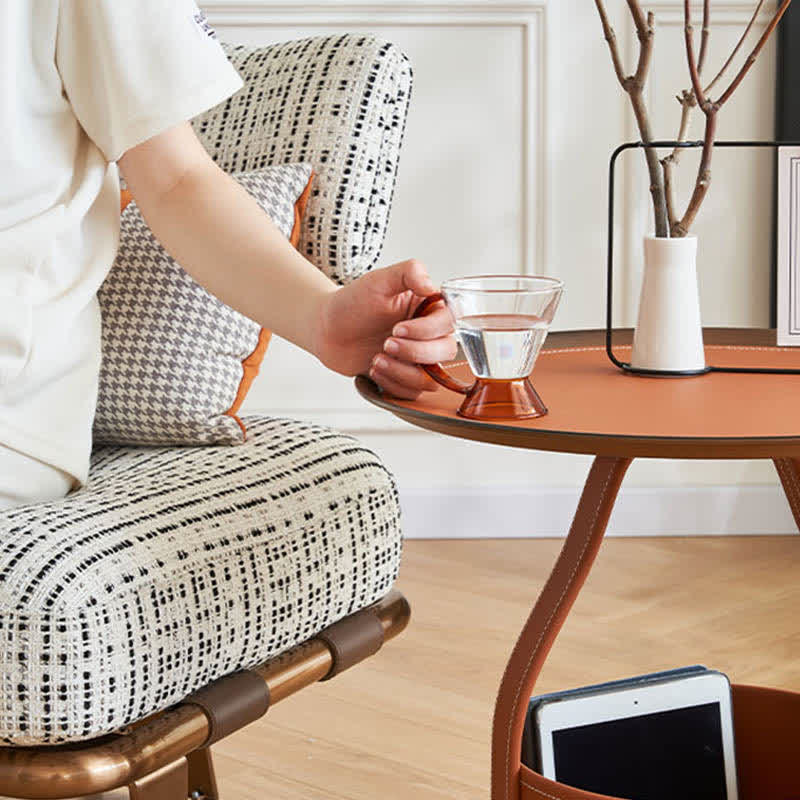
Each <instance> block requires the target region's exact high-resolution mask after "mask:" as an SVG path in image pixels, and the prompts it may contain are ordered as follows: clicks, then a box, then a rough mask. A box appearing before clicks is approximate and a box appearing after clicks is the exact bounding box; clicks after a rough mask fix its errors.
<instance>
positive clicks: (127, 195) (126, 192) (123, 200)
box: [119, 189, 133, 214]
mask: <svg viewBox="0 0 800 800" xmlns="http://www.w3.org/2000/svg"><path fill="white" fill-rule="evenodd" d="M131 200H133V195H132V194H131V192H130V189H120V192H119V213H120V214H121V213H122V212H123V211H124V210H125V209H126V208H127V207H128V205H129V204H130V202H131Z"/></svg>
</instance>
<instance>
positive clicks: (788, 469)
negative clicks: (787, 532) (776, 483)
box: [774, 458, 800, 528]
mask: <svg viewBox="0 0 800 800" xmlns="http://www.w3.org/2000/svg"><path fill="white" fill-rule="evenodd" d="M774 461H775V468H776V469H777V470H778V475H779V476H780V479H781V483H782V484H783V491H784V492H785V493H786V499H787V500H788V501H789V507H790V508H791V509H792V514H794V521H795V523H796V524H797V527H798V528H800V459H797V458H776V459H774Z"/></svg>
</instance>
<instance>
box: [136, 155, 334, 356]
mask: <svg viewBox="0 0 800 800" xmlns="http://www.w3.org/2000/svg"><path fill="white" fill-rule="evenodd" d="M141 194H142V192H139V193H138V195H137V201H138V203H139V206H140V209H141V211H142V214H143V216H144V217H145V219H146V220H147V223H148V225H149V226H150V228H151V230H152V231H153V233H154V234H155V235H156V237H157V238H158V239H159V241H160V242H161V243H162V244H163V245H164V247H165V248H166V249H167V250H168V251H169V253H170V255H172V257H173V258H175V260H176V261H177V262H178V263H179V264H181V266H182V267H183V268H184V269H185V270H186V271H187V272H188V273H189V274H190V275H191V276H192V277H193V278H194V279H195V280H196V281H197V282H198V283H200V284H201V285H202V286H204V287H205V288H206V289H208V290H209V291H210V292H211V293H212V294H214V295H216V296H217V297H219V298H220V300H222V301H223V302H225V303H227V304H228V305H229V306H231V307H233V308H235V309H236V310H237V311H240V312H241V313H243V314H245V315H246V316H248V317H250V318H251V319H253V320H255V321H256V322H258V323H260V324H261V325H263V326H264V327H265V328H269V329H270V330H272V331H274V332H275V333H277V334H278V335H279V336H281V337H283V338H285V339H288V340H289V341H291V342H293V343H295V344H297V345H298V346H300V347H302V348H304V349H305V350H308V351H309V352H314V350H315V341H314V337H315V333H316V330H317V327H318V325H317V323H318V315H319V310H320V307H321V304H322V302H323V301H324V299H325V297H326V296H327V295H329V294H331V293H332V292H334V291H335V290H336V288H337V287H336V285H335V284H334V283H333V282H332V281H331V280H330V279H329V278H327V277H326V276H325V275H324V274H323V273H322V272H320V271H319V270H318V269H317V268H316V267H314V266H313V265H312V264H311V263H310V262H308V261H307V260H306V259H305V258H303V257H302V256H301V255H300V254H299V253H298V252H297V250H295V248H294V247H293V246H292V245H291V243H290V242H289V241H288V240H287V239H286V237H285V236H284V235H283V234H282V233H281V232H280V231H279V230H278V228H277V227H276V226H275V225H274V224H273V223H272V221H271V220H270V219H269V217H268V216H267V215H266V214H265V213H264V211H262V209H261V208H260V207H259V205H258V204H257V203H256V202H255V200H253V198H252V197H250V195H249V194H248V193H247V192H246V191H245V190H244V189H243V188H242V187H241V186H240V185H239V184H238V183H237V182H236V181H235V180H233V179H232V178H230V177H229V176H228V175H226V174H225V173H224V172H222V171H221V170H220V169H218V168H217V167H216V166H215V165H214V164H213V162H211V161H210V160H209V161H207V162H200V163H199V164H197V165H195V166H193V168H192V169H190V170H188V171H187V172H185V173H184V174H183V175H182V176H181V177H180V179H179V180H178V181H176V183H175V184H174V185H173V186H171V187H169V188H168V189H167V190H166V191H163V192H160V193H152V194H146V193H145V197H141V196H140V195H141Z"/></svg>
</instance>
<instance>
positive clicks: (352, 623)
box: [316, 608, 383, 681]
mask: <svg viewBox="0 0 800 800" xmlns="http://www.w3.org/2000/svg"><path fill="white" fill-rule="evenodd" d="M316 638H317V639H321V640H322V641H323V642H325V644H326V645H327V646H328V648H329V649H330V651H331V656H332V657H333V666H332V667H331V669H330V672H328V674H327V675H326V676H325V677H324V678H322V680H323V681H329V680H330V679H331V678H333V677H334V676H336V675H338V674H339V673H340V672H344V671H345V670H346V669H349V668H350V667H352V666H353V665H354V664H358V662H359V661H363V660H364V659H365V658H369V657H370V656H372V655H375V653H377V652H378V650H380V649H381V645H382V644H383V625H381V621H380V620H379V619H378V617H377V616H376V615H375V613H374V612H373V611H372V610H371V609H368V608H365V609H364V610H363V611H358V612H356V613H355V614H351V615H350V616H349V617H345V618H344V619H340V620H339V621H338V622H334V623H333V625H331V626H329V627H327V628H325V630H324V631H321V632H320V633H318V634H317V636H316Z"/></svg>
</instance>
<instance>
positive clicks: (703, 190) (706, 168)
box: [670, 105, 719, 237]
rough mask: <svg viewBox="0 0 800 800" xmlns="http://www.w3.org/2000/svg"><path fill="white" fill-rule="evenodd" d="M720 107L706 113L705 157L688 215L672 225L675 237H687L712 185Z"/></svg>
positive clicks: (690, 200) (712, 107) (701, 161)
mask: <svg viewBox="0 0 800 800" xmlns="http://www.w3.org/2000/svg"><path fill="white" fill-rule="evenodd" d="M718 110H719V109H718V106H716V105H711V106H709V108H708V111H706V132H705V137H704V139H703V155H702V156H701V157H700V166H699V167H698V168H697V180H696V181H695V185H694V191H693V192H692V196H691V198H690V199H689V205H688V207H687V208H686V213H685V214H684V215H683V218H682V219H681V220H680V222H678V223H677V224H674V225H672V227H671V231H670V232H671V233H672V235H673V236H675V237H679V236H686V235H687V234H688V233H689V229H690V228H691V227H692V223H693V222H694V220H695V217H696V216H697V212H698V211H699V210H700V206H701V204H702V202H703V200H704V199H705V196H706V194H707V192H708V187H709V186H710V185H711V155H712V153H713V151H714V140H715V136H716V132H717V111H718Z"/></svg>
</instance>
